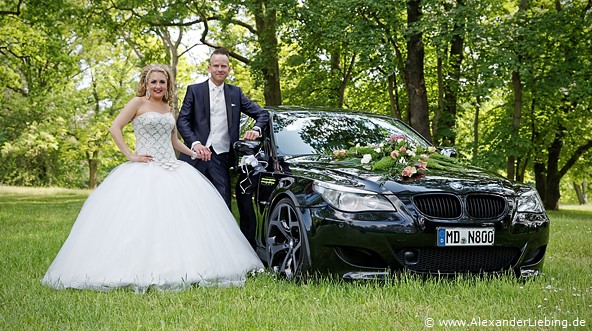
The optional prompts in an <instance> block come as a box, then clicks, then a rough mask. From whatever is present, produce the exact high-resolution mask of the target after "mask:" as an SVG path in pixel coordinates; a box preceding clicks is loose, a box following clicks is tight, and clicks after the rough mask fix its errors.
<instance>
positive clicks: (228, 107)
mask: <svg viewBox="0 0 592 331" xmlns="http://www.w3.org/2000/svg"><path fill="white" fill-rule="evenodd" d="M230 99H231V98H230V87H228V84H224V100H225V101H226V121H227V122H228V129H229V130H230V127H231V126H232V100H230Z"/></svg>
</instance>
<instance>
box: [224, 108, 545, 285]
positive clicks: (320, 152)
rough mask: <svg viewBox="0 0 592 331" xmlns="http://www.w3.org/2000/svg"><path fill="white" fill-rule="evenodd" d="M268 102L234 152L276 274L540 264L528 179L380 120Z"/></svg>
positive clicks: (539, 234) (362, 275) (352, 275)
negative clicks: (253, 136)
mask: <svg viewBox="0 0 592 331" xmlns="http://www.w3.org/2000/svg"><path fill="white" fill-rule="evenodd" d="M267 110H268V111H269V112H270V120H269V125H268V126H267V127H266V128H265V129H264V132H263V135H262V139H261V140H260V141H258V142H255V143H254V142H242V141H239V142H238V143H237V144H235V151H236V152H237V155H238V159H239V160H240V164H239V165H238V166H237V167H238V168H240V169H242V175H241V178H240V184H239V185H238V186H237V190H240V193H241V194H247V195H251V199H252V202H253V203H252V207H253V209H254V217H255V218H256V223H257V227H256V246H257V248H256V251H257V253H258V255H259V256H260V258H261V259H262V261H264V263H266V264H267V266H268V267H269V268H270V269H272V270H274V271H275V272H277V273H279V274H281V275H283V276H286V277H288V278H292V277H299V276H302V275H304V274H307V273H313V272H314V273H319V272H320V273H332V274H338V275H339V276H340V277H343V278H346V279H366V278H377V277H381V276H384V275H388V274H390V273H396V272H408V273H417V274H430V275H454V274H459V273H469V274H473V273H475V274H482V273H485V274H492V273H506V272H512V273H514V274H516V275H517V276H521V277H528V276H534V275H537V274H539V273H540V271H541V269H542V267H543V261H544V256H545V251H546V248H547V243H548V240H549V219H548V217H547V215H546V213H545V210H544V208H543V206H542V203H541V200H540V198H539V195H538V194H537V192H536V190H535V189H534V188H532V187H530V186H527V185H524V184H520V183H515V182H512V181H509V180H507V179H505V178H503V177H501V176H498V175H496V174H493V173H490V172H487V171H485V170H482V169H478V168H475V167H471V166H467V165H463V163H462V162H460V161H458V160H457V158H454V155H453V154H454V150H453V149H436V148H434V147H433V146H431V144H430V143H429V142H428V141H427V140H426V139H425V138H424V137H422V136H421V135H419V134H418V133H417V132H416V131H414V130H413V129H412V128H411V127H409V126H408V125H406V124H405V123H403V122H402V121H399V120H397V119H394V118H391V117H387V116H377V115H371V114H367V113H357V112H348V113H346V112H343V111H327V110H317V109H314V108H300V107H279V108H268V109H267ZM401 144H402V145H401ZM381 153H382V154H381ZM430 153H432V154H430ZM442 154H447V155H448V156H444V155H442ZM451 154H452V155H451ZM380 155H382V156H384V157H383V158H382V160H379V158H380V157H381V156H380ZM405 155H406V156H405ZM422 160H423V161H422ZM382 161H384V162H386V163H385V164H386V166H382V167H381V166H380V163H381V162H382ZM384 162H383V163H384ZM406 170H409V171H407V172H406Z"/></svg>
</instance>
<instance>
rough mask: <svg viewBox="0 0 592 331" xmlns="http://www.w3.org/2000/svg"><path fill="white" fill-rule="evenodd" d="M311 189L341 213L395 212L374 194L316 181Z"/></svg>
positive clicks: (387, 202)
mask: <svg viewBox="0 0 592 331" xmlns="http://www.w3.org/2000/svg"><path fill="white" fill-rule="evenodd" d="M312 187H313V189H314V190H315V192H318V193H319V194H320V195H321V196H322V197H323V199H325V201H327V203H329V204H330V205H331V206H332V207H334V208H336V209H339V210H342V211H346V212H360V211H396V210H395V207H394V206H393V204H392V203H391V202H390V201H389V200H388V199H387V198H385V197H384V196H382V195H380V194H378V193H375V192H370V191H366V190H361V189H357V188H352V187H345V186H339V185H333V184H328V183H322V182H318V181H314V182H313V184H312Z"/></svg>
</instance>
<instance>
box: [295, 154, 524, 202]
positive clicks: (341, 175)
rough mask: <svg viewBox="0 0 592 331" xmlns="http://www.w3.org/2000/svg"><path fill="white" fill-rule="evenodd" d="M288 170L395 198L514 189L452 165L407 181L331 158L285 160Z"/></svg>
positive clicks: (479, 171) (471, 169) (476, 170)
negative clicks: (409, 195) (413, 195)
mask: <svg viewBox="0 0 592 331" xmlns="http://www.w3.org/2000/svg"><path fill="white" fill-rule="evenodd" d="M285 161H286V162H287V163H288V164H289V167H290V170H291V171H292V172H293V173H294V174H298V175H299V176H302V177H309V178H311V179H316V180H320V181H325V182H330V183H333V184H339V185H344V186H352V187H357V188H363V189H366V190H369V191H374V192H381V193H385V194H388V193H391V192H392V193H396V194H417V193H424V192H431V193H433V192H454V193H456V194H463V193H469V192H471V193H476V192H477V193H495V194H500V195H514V194H515V193H516V190H517V189H518V186H517V185H516V184H514V183H512V182H511V181H509V180H507V179H505V178H503V177H501V176H499V175H497V174H494V173H491V172H488V171H486V170H483V169H480V168H476V167H472V166H465V165H462V166H461V165H455V166H453V167H449V168H447V169H429V170H428V171H427V173H426V174H424V175H417V176H413V177H411V178H403V177H401V176H395V175H389V174H388V173H385V172H377V171H372V170H371V169H370V166H369V165H363V164H360V163H359V161H358V162H351V161H343V162H335V161H333V160H332V158H331V157H325V156H318V155H311V156H295V157H289V158H285Z"/></svg>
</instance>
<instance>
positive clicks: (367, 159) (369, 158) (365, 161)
mask: <svg viewBox="0 0 592 331" xmlns="http://www.w3.org/2000/svg"><path fill="white" fill-rule="evenodd" d="M370 161H372V155H370V154H364V156H363V157H362V160H361V161H360V162H361V163H362V164H368V163H370Z"/></svg>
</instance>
